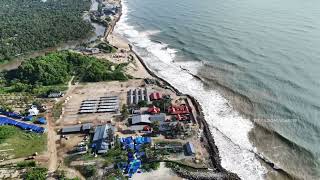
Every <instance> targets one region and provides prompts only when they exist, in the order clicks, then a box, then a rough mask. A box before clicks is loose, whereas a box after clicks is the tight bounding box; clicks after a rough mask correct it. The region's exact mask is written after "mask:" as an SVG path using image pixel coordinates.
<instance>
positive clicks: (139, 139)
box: [134, 137, 151, 144]
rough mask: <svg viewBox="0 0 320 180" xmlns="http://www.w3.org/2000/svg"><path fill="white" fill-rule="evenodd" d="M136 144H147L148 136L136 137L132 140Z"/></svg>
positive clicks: (149, 140)
mask: <svg viewBox="0 0 320 180" xmlns="http://www.w3.org/2000/svg"><path fill="white" fill-rule="evenodd" d="M134 141H135V143H136V144H149V143H151V138H150V137H136V139H135V140H134Z"/></svg>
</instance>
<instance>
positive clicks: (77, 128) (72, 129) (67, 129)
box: [61, 125, 81, 133]
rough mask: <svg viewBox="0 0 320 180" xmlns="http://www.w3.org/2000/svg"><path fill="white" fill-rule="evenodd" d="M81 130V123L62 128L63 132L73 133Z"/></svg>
mask: <svg viewBox="0 0 320 180" xmlns="http://www.w3.org/2000/svg"><path fill="white" fill-rule="evenodd" d="M80 131H81V125H76V126H68V127H64V128H62V130H61V132H62V133H72V132H80Z"/></svg>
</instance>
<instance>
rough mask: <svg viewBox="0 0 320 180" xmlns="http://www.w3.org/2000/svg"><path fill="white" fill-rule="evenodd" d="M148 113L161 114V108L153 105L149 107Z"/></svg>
mask: <svg viewBox="0 0 320 180" xmlns="http://www.w3.org/2000/svg"><path fill="white" fill-rule="evenodd" d="M148 113H150V114H159V113H160V108H158V107H156V106H151V107H149V109H148Z"/></svg>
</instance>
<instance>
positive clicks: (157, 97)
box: [150, 92, 162, 101]
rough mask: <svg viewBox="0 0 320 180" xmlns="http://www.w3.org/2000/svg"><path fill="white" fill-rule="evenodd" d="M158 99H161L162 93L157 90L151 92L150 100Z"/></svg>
mask: <svg viewBox="0 0 320 180" xmlns="http://www.w3.org/2000/svg"><path fill="white" fill-rule="evenodd" d="M160 99H162V95H161V94H160V93H159V92H153V93H151V94H150V100H151V101H154V100H160Z"/></svg>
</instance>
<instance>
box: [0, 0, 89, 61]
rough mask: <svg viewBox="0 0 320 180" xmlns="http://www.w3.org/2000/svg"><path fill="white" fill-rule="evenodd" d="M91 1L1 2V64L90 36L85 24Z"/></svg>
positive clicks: (28, 0) (35, 0) (26, 0)
mask: <svg viewBox="0 0 320 180" xmlns="http://www.w3.org/2000/svg"><path fill="white" fill-rule="evenodd" d="M90 4H91V1H90V0H46V1H43V0H5V1H1V2H0V63H1V62H4V61H7V60H10V59H12V58H14V57H15V56H18V55H20V54H25V53H27V52H32V51H37V50H41V49H44V48H48V47H53V46H56V45H58V44H59V43H62V42H65V41H69V40H77V39H80V38H83V37H85V36H88V35H89V33H90V32H91V31H92V26H91V25H90V23H89V22H86V21H83V14H84V11H87V10H89V9H90Z"/></svg>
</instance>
